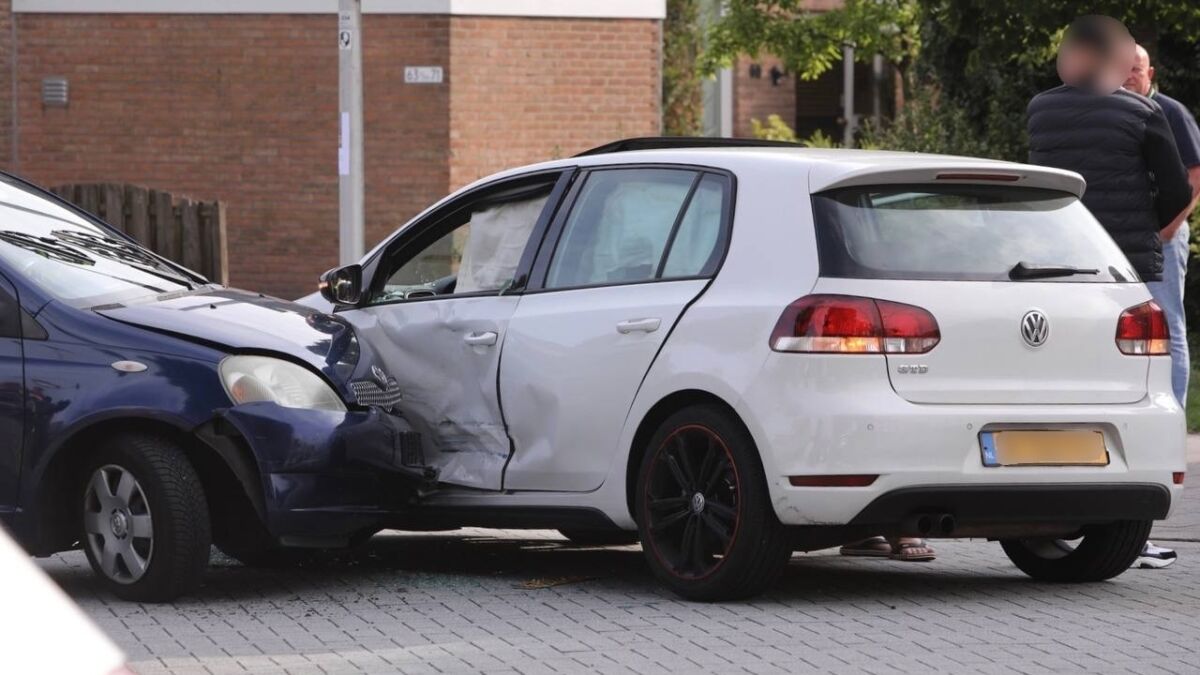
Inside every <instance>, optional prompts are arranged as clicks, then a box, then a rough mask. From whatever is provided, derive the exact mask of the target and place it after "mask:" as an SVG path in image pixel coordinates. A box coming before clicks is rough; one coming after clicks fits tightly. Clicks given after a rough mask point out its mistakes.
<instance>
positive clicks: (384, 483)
mask: <svg viewBox="0 0 1200 675" xmlns="http://www.w3.org/2000/svg"><path fill="white" fill-rule="evenodd" d="M221 421H222V422H223V423H224V424H226V425H228V426H227V427H225V435H231V436H235V437H240V438H241V440H242V441H243V442H244V443H245V445H246V447H247V448H248V449H249V451H250V453H251V454H252V455H253V459H254V461H255V463H256V465H257V471H258V476H259V482H260V483H261V486H260V489H261V495H262V499H261V502H260V503H259V504H258V506H259V509H260V511H261V515H262V516H263V519H264V521H265V525H266V526H267V529H268V531H269V532H270V533H271V535H272V536H274V537H275V538H277V539H278V540H279V541H280V542H281V543H283V544H297V545H309V546H313V545H327V546H338V545H342V544H344V543H345V542H346V541H348V540H349V538H350V537H352V536H353V535H355V534H356V533H359V532H363V531H367V530H373V529H378V528H380V527H382V526H383V523H385V522H386V521H387V520H388V518H389V516H390V515H394V514H395V513H397V512H399V511H401V510H403V509H404V508H405V506H407V505H408V504H409V503H411V500H412V498H413V497H414V496H415V495H416V494H417V493H418V491H419V490H420V488H421V486H422V485H423V483H424V482H426V481H427V480H428V477H427V476H425V475H424V474H423V473H422V472H421V471H420V470H419V469H416V468H413V467H410V466H406V465H405V464H404V460H405V459H406V457H405V456H404V451H405V449H406V448H410V447H411V443H412V442H413V437H414V434H413V432H412V428H411V427H410V426H409V425H408V423H407V422H406V421H405V420H404V418H402V417H398V416H396V415H392V414H389V413H386V412H383V411H381V410H379V409H377V408H371V409H367V410H351V411H347V412H331V411H324V410H306V409H297V408H285V407H282V406H279V405H276V404H274V403H249V404H244V405H239V406H235V407H233V408H230V409H228V410H225V411H223V412H222V413H221Z"/></svg>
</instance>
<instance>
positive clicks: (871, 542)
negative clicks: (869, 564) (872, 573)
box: [841, 537, 936, 562]
mask: <svg viewBox="0 0 1200 675" xmlns="http://www.w3.org/2000/svg"><path fill="white" fill-rule="evenodd" d="M841 554H842V555H844V556H851V557H862V558H891V559H892V560H902V561H904V562H928V561H930V560H933V559H934V558H935V557H936V554H935V553H934V550H933V547H931V546H930V545H929V544H928V542H926V541H925V540H924V539H915V538H910V537H900V538H897V539H891V540H888V539H885V538H883V537H871V538H869V539H863V540H862V541H856V542H854V543H851V544H846V545H845V546H843V547H842V549H841Z"/></svg>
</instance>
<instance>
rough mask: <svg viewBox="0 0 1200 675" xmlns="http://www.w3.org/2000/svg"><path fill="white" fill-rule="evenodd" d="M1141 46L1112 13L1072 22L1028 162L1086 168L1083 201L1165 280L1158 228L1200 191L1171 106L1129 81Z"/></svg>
mask: <svg viewBox="0 0 1200 675" xmlns="http://www.w3.org/2000/svg"><path fill="white" fill-rule="evenodd" d="M1135 46H1136V45H1135V43H1134V40H1133V37H1132V36H1131V35H1130V34H1129V31H1128V30H1127V29H1126V28H1125V26H1124V25H1123V24H1121V23H1120V22H1119V21H1117V20H1116V19H1112V18H1109V17H1103V16H1084V17H1080V18H1079V19H1076V20H1075V21H1074V22H1073V23H1072V24H1071V25H1070V26H1069V27H1068V28H1067V31H1066V34H1065V35H1064V37H1063V44H1062V47H1061V49H1060V51H1059V57H1058V71H1059V76H1060V77H1061V78H1062V79H1063V84H1062V86H1059V87H1055V88H1054V89H1050V90H1049V91H1044V92H1042V93H1040V94H1038V95H1037V96H1034V97H1033V100H1032V101H1030V102H1029V107H1028V110H1027V113H1028V127H1029V163H1030V164H1039V165H1042V166H1052V167H1057V168H1060V169H1068V170H1071V171H1075V172H1077V173H1079V174H1081V175H1082V176H1083V177H1084V179H1085V180H1086V181H1087V191H1086V192H1085V193H1084V195H1083V200H1082V201H1083V203H1084V205H1085V206H1087V207H1088V209H1089V210H1090V211H1091V212H1092V214H1093V215H1095V216H1096V219H1097V220H1099V221H1100V223H1101V224H1102V225H1104V227H1105V229H1107V230H1108V232H1109V234H1110V235H1112V238H1113V239H1114V240H1115V241H1116V242H1117V245H1118V246H1120V247H1121V250H1122V251H1124V252H1125V255H1126V257H1128V258H1129V262H1131V263H1132V264H1133V267H1134V269H1136V270H1137V271H1138V274H1139V275H1141V277H1142V280H1143V281H1158V280H1159V279H1160V278H1161V275H1162V269H1163V255H1162V240H1161V239H1160V238H1159V231H1160V230H1162V229H1163V228H1164V227H1167V226H1168V225H1170V224H1172V223H1173V222H1174V221H1175V220H1176V217H1177V216H1179V214H1180V213H1182V212H1183V211H1184V210H1185V209H1186V208H1187V207H1188V206H1189V205H1190V204H1191V198H1192V191H1191V186H1189V185H1188V180H1187V171H1186V170H1185V169H1184V167H1183V162H1182V161H1181V160H1180V158H1179V151H1178V150H1177V149H1176V146H1175V139H1174V137H1173V136H1172V134H1171V127H1170V126H1169V125H1168V124H1167V120H1166V117H1164V115H1163V112H1162V109H1161V108H1159V106H1158V104H1157V103H1154V102H1153V101H1151V100H1150V99H1148V98H1146V97H1144V96H1141V95H1139V94H1135V93H1133V92H1130V91H1127V90H1125V89H1122V88H1121V84H1122V83H1123V82H1124V81H1125V78H1126V77H1127V75H1128V73H1129V71H1130V68H1131V66H1132V64H1133V61H1134V58H1135V52H1134V49H1135Z"/></svg>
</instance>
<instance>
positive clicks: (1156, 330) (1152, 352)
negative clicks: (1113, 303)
mask: <svg viewBox="0 0 1200 675" xmlns="http://www.w3.org/2000/svg"><path fill="white" fill-rule="evenodd" d="M1117 349H1119V350H1121V353H1122V354H1129V355H1131V356H1162V355H1167V354H1170V353H1171V332H1170V330H1169V329H1168V328H1167V317H1166V315H1165V314H1163V311H1162V308H1161V307H1159V306H1158V304H1156V303H1155V302H1154V301H1153V300H1151V301H1150V302H1144V303H1142V304H1140V305H1138V306H1136V307H1130V308H1129V309H1127V310H1125V311H1124V312H1121V318H1119V319H1117Z"/></svg>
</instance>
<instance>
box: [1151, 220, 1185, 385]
mask: <svg viewBox="0 0 1200 675" xmlns="http://www.w3.org/2000/svg"><path fill="white" fill-rule="evenodd" d="M1190 239H1191V235H1190V232H1189V230H1188V224H1187V223H1184V224H1183V225H1182V226H1181V227H1180V228H1179V230H1177V231H1176V232H1175V236H1174V237H1172V238H1171V241H1165V242H1163V275H1162V281H1151V282H1150V283H1148V284H1146V286H1147V287H1148V288H1149V289H1150V295H1152V296H1154V301H1155V302H1157V303H1158V306H1159V307H1162V309H1163V312H1164V313H1165V314H1166V315H1167V327H1168V328H1169V329H1170V331H1171V389H1172V390H1174V392H1175V398H1176V399H1178V400H1179V405H1181V406H1186V405H1187V388H1188V375H1189V374H1190V373H1191V362H1190V361H1189V360H1188V341H1187V318H1186V317H1185V316H1184V314H1183V280H1184V277H1185V276H1186V275H1187V262H1188V242H1189V241H1190Z"/></svg>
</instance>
